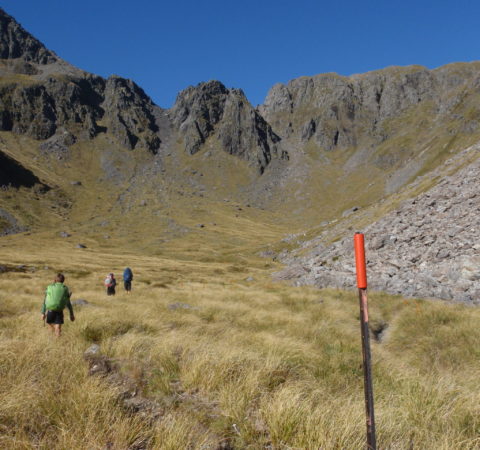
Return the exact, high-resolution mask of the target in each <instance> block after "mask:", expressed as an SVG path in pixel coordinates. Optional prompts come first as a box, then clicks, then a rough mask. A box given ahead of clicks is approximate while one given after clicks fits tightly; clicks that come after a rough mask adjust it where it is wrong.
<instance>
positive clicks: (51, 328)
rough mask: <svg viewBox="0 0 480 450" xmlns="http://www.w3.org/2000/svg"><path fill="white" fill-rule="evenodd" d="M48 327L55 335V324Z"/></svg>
mask: <svg viewBox="0 0 480 450" xmlns="http://www.w3.org/2000/svg"><path fill="white" fill-rule="evenodd" d="M48 326H49V327H50V331H51V332H52V334H53V333H55V328H54V326H53V323H49V324H48Z"/></svg>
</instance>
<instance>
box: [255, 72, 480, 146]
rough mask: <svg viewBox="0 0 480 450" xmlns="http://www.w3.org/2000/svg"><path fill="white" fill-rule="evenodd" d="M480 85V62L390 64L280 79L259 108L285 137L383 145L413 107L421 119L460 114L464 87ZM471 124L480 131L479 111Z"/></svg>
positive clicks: (332, 143)
mask: <svg viewBox="0 0 480 450" xmlns="http://www.w3.org/2000/svg"><path fill="white" fill-rule="evenodd" d="M479 85H480V64H478V63H477V64H470V65H468V64H458V65H451V66H445V67H442V68H439V69H436V70H428V69H427V68H425V67H422V66H410V67H390V68H387V69H384V70H378V71H374V72H369V73H366V74H362V75H353V76H350V77H344V76H340V75H337V74H323V75H317V76H314V77H301V78H297V79H294V80H292V81H290V82H289V83H288V84H286V85H284V84H277V85H275V86H274V87H273V88H272V89H271V90H270V92H269V93H268V95H267V98H266V100H265V103H264V105H262V106H261V107H260V112H261V113H262V115H263V116H264V117H265V119H266V120H267V121H268V122H269V123H270V124H271V125H272V126H273V128H274V129H275V130H276V131H277V132H278V133H279V134H280V135H281V136H282V137H283V136H288V137H296V138H298V139H299V140H300V141H301V142H303V143H306V142H308V141H309V140H311V139H313V141H314V142H315V144H316V145H318V146H319V147H320V148H322V149H324V150H333V149H335V148H340V149H341V148H348V147H356V146H359V145H364V146H365V145H367V144H368V145H370V144H374V145H378V144H380V143H381V142H383V141H385V140H386V139H388V138H390V137H392V136H395V134H396V131H397V130H396V124H395V123H391V122H389V121H390V120H391V119H395V118H399V117H400V116H401V115H402V114H403V113H406V112H407V111H410V110H412V111H416V113H417V115H418V118H419V120H420V119H424V118H428V117H432V116H434V117H436V118H438V117H440V118H441V119H442V120H444V121H447V120H448V121H451V120H455V119H458V118H459V117H458V113H459V112H460V113H463V111H458V110H456V109H455V108H456V107H458V105H459V103H461V102H462V100H463V96H464V92H462V89H463V88H465V89H466V90H468V91H471V92H476V91H475V89H476V88H475V86H476V87H478V86H479ZM472 88H473V89H472ZM422 108H423V109H422ZM477 110H478V107H477ZM467 111H468V109H467V108H465V112H467ZM470 112H471V111H470ZM455 114H457V116H455ZM474 115H475V114H474ZM475 116H478V114H476V115H475ZM442 120H440V122H442ZM469 124H470V125H469V128H470V130H471V132H473V131H475V130H477V131H478V129H479V127H480V122H479V120H478V117H475V118H474V120H473V121H471V120H469ZM406 130H407V131H408V129H407V127H406V126H405V124H404V126H403V127H402V132H403V133H405V131H406ZM412 132H414V130H413V129H412Z"/></svg>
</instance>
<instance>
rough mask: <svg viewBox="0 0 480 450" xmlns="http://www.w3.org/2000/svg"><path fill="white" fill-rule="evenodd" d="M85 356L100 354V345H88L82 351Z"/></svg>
mask: <svg viewBox="0 0 480 450" xmlns="http://www.w3.org/2000/svg"><path fill="white" fill-rule="evenodd" d="M83 355H84V356H85V357H88V358H90V357H92V356H98V355H100V346H99V345H98V344H92V345H91V346H90V347H88V348H87V349H86V350H85V352H84V353H83Z"/></svg>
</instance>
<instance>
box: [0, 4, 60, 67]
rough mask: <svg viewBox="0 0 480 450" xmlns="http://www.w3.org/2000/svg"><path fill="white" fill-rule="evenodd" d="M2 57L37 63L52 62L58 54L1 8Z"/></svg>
mask: <svg viewBox="0 0 480 450" xmlns="http://www.w3.org/2000/svg"><path fill="white" fill-rule="evenodd" d="M0 58H1V59H15V58H21V59H23V60H24V61H27V62H33V63H36V64H50V63H54V62H56V61H57V60H58V58H57V56H56V55H55V54H54V53H53V52H51V51H50V50H47V49H46V48H45V46H44V45H43V44H42V43H41V42H40V41H38V40H37V39H35V38H34V37H33V36H32V35H31V34H30V33H28V32H27V31H25V30H24V29H23V27H22V26H21V25H20V24H19V23H18V22H16V21H15V19H14V18H13V17H11V16H9V15H8V14H7V13H6V12H5V11H4V10H3V9H1V8H0Z"/></svg>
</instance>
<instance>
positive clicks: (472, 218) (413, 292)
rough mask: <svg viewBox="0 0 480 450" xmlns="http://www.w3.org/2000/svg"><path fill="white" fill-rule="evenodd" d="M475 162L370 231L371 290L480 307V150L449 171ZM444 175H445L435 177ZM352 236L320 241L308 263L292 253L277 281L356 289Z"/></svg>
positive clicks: (462, 155)
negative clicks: (338, 239)
mask: <svg viewBox="0 0 480 450" xmlns="http://www.w3.org/2000/svg"><path fill="white" fill-rule="evenodd" d="M467 157H468V158H469V159H472V157H473V158H476V160H475V161H474V162H473V163H471V164H469V165H467V167H465V168H463V169H461V170H459V171H458V172H456V173H455V174H453V175H450V176H447V177H445V178H443V179H442V180H441V181H440V182H439V183H438V184H437V185H436V186H435V187H434V188H432V189H430V190H429V191H427V192H425V193H423V194H421V195H419V196H417V197H414V198H412V199H410V200H407V201H405V202H404V203H403V204H402V205H401V206H400V207H399V208H398V209H396V210H394V211H392V212H390V213H389V214H387V215H385V216H384V217H383V218H382V219H380V220H379V221H377V222H375V223H373V224H371V225H370V226H368V227H366V228H365V230H364V233H365V237H366V243H367V246H366V253H367V259H368V261H367V270H368V274H369V288H371V289H374V290H379V291H385V292H389V293H392V294H402V295H404V296H407V297H427V298H431V297H433V298H439V299H446V300H455V301H462V302H467V303H475V304H480V256H479V250H480V244H479V242H480V227H479V226H478V224H479V222H478V217H479V215H480V192H479V190H478V178H479V176H480V144H477V145H476V146H474V147H471V148H469V149H467V150H465V151H464V152H462V153H460V154H458V155H457V156H456V157H455V158H454V161H453V160H451V161H448V162H447V166H448V165H449V164H457V165H458V164H462V161H463V160H467ZM438 176H440V173H439V172H438V171H436V172H433V173H432V174H429V177H430V178H434V177H438ZM337 231H338V230H337ZM344 234H345V233H344ZM352 234H353V232H351V231H350V232H349V236H348V237H346V238H344V239H342V240H340V241H338V242H335V243H334V244H332V245H330V246H327V245H325V244H324V243H322V241H323V242H324V239H322V236H319V238H318V242H317V243H316V244H313V245H312V244H311V243H310V244H309V243H305V244H304V247H307V248H310V251H309V253H308V256H305V257H292V255H288V256H287V255H284V261H286V262H288V263H289V264H290V267H289V268H288V269H286V270H285V271H283V272H281V273H279V274H277V275H276V276H277V278H282V279H290V280H292V281H294V283H295V284H314V285H316V286H319V287H338V288H347V289H350V288H353V287H354V286H355V282H356V281H355V266H354V260H353V243H352V241H353V236H352Z"/></svg>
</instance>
